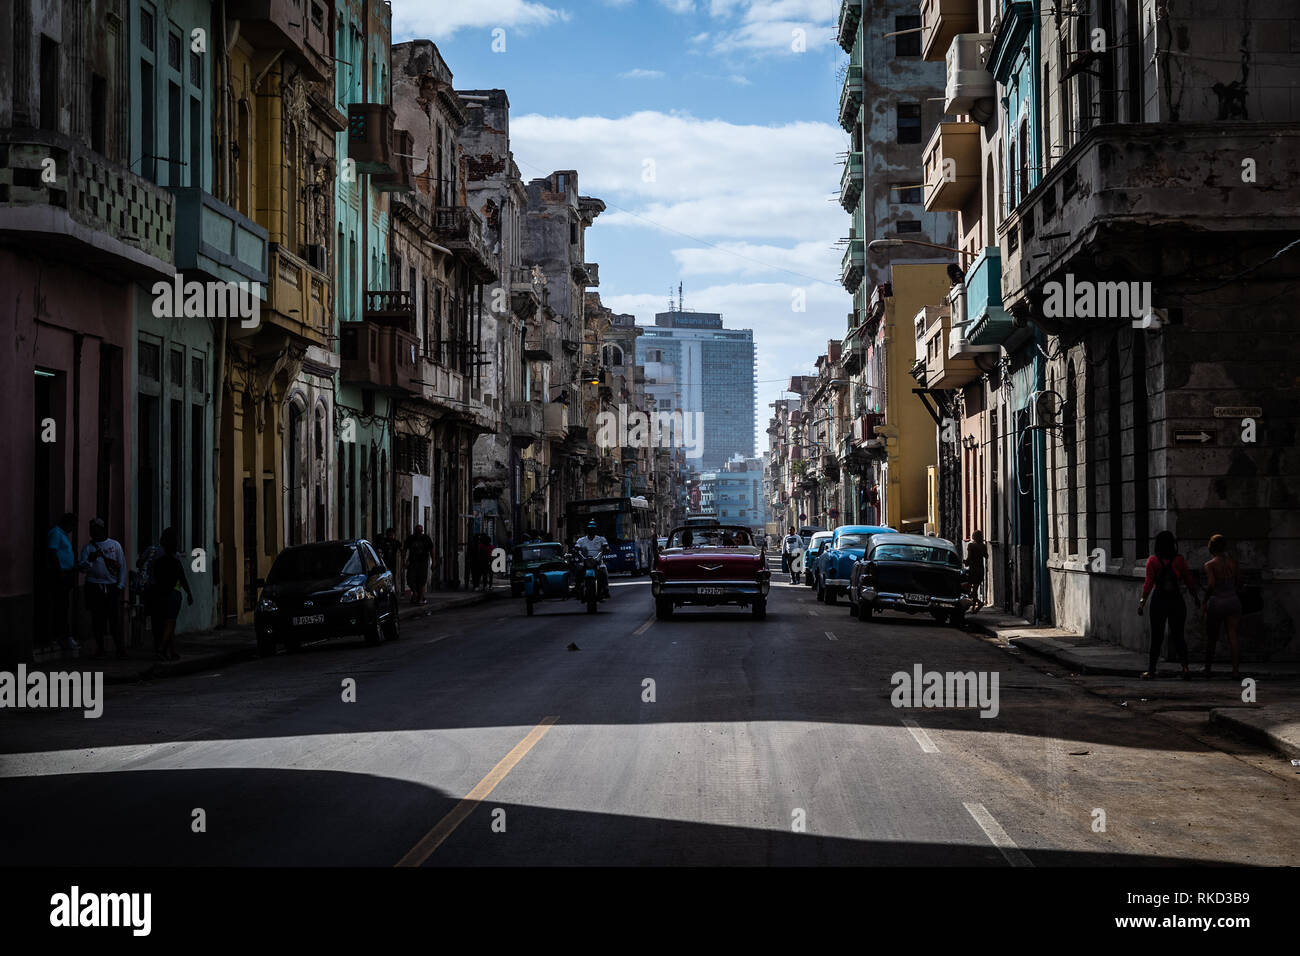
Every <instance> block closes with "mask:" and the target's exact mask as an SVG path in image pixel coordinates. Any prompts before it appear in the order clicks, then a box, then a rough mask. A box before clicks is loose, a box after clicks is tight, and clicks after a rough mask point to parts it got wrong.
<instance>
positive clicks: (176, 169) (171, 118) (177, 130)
mask: <svg viewBox="0 0 1300 956" xmlns="http://www.w3.org/2000/svg"><path fill="white" fill-rule="evenodd" d="M180 182H181V88H180V87H179V86H178V85H177V84H175V83H168V84H167V185H168V186H179V185H180Z"/></svg>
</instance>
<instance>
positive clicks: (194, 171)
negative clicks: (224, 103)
mask: <svg viewBox="0 0 1300 956" xmlns="http://www.w3.org/2000/svg"><path fill="white" fill-rule="evenodd" d="M188 180H189V184H190V185H191V186H196V187H197V186H202V185H203V109H202V106H201V104H200V103H199V99H198V97H196V96H191V97H190V166H189V176H188Z"/></svg>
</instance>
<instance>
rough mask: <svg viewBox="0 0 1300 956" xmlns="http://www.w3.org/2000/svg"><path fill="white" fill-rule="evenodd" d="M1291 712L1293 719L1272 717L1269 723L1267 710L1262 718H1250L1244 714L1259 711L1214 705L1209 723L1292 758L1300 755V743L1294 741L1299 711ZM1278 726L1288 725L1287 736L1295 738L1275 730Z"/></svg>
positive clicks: (1299, 732)
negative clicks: (1281, 719)
mask: <svg viewBox="0 0 1300 956" xmlns="http://www.w3.org/2000/svg"><path fill="white" fill-rule="evenodd" d="M1293 713H1294V719H1292V720H1290V721H1278V720H1277V719H1276V718H1274V719H1273V721H1272V722H1271V723H1268V722H1266V721H1267V720H1268V717H1267V712H1265V713H1264V714H1263V718H1262V719H1257V720H1251V719H1248V718H1247V717H1246V715H1259V714H1261V711H1259V710H1256V709H1246V708H1241V707H1216V708H1214V709H1213V710H1211V711H1210V723H1212V724H1217V725H1219V726H1220V727H1223V728H1225V729H1227V730H1230V731H1232V732H1233V733H1235V734H1237V735H1238V736H1240V737H1244V738H1245V739H1247V740H1249V741H1251V742H1252V743H1256V744H1262V745H1263V746H1265V747H1268V748H1269V749H1271V750H1275V751H1277V752H1278V753H1280V754H1282V755H1283V756H1284V757H1291V758H1293V759H1294V758H1297V757H1300V743H1297V742H1296V739H1300V711H1295V712H1293ZM1279 727H1283V728H1286V727H1290V728H1291V730H1290V735H1289V736H1290V737H1291V738H1295V739H1288V736H1286V735H1284V733H1282V732H1279V731H1278V730H1277V728H1279Z"/></svg>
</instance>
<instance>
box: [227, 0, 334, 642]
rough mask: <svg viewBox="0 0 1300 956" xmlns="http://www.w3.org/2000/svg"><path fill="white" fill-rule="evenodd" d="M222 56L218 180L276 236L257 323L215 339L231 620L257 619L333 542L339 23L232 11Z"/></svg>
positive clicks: (271, 8) (275, 12)
mask: <svg viewBox="0 0 1300 956" xmlns="http://www.w3.org/2000/svg"><path fill="white" fill-rule="evenodd" d="M230 16H231V18H232V23H231V24H230V28H231V29H230V34H229V36H231V37H233V38H234V40H233V43H229V44H228V45H225V44H226V41H227V38H226V37H222V38H221V42H222V43H223V45H225V48H224V49H223V50H222V53H223V57H222V61H221V62H222V63H223V64H228V67H226V66H223V72H226V71H228V75H225V76H223V77H222V79H223V86H224V88H225V89H228V91H229V92H228V94H227V95H224V96H221V97H220V99H219V103H218V123H217V129H218V143H219V146H218V151H217V155H218V157H219V162H218V169H217V174H218V175H217V178H218V181H219V182H220V184H221V188H222V190H223V192H224V193H225V194H226V195H228V196H229V197H230V204H231V205H232V206H234V207H235V208H236V209H238V210H239V212H241V213H243V214H244V215H245V216H248V217H249V218H250V219H252V220H253V221H255V222H256V223H257V224H258V225H260V226H262V227H263V228H264V229H266V230H267V233H268V237H269V246H268V254H267V263H266V274H267V277H268V279H267V284H266V287H265V289H263V290H262V297H261V300H260V303H259V305H260V308H259V310H258V313H259V314H258V315H257V316H256V317H255V319H245V320H242V321H239V320H232V321H228V322H225V323H223V324H222V327H221V328H220V329H219V330H218V336H219V338H220V339H221V344H220V346H219V348H218V355H219V358H220V360H221V361H222V382H223V389H222V394H221V395H220V398H219V403H220V404H219V413H220V427H219V432H218V434H219V449H218V451H219V453H218V455H217V460H218V461H219V462H220V470H219V473H218V476H217V479H218V520H217V534H218V542H217V544H218V553H219V556H220V563H219V573H220V581H221V597H220V600H221V606H222V615H223V617H224V619H225V620H226V621H227V622H230V623H235V622H238V623H247V622H250V621H251V620H252V615H253V610H254V604H255V599H256V593H257V592H256V584H255V582H256V580H257V579H258V578H260V577H264V576H265V575H266V573H267V572H268V571H269V569H270V566H271V562H272V561H273V560H274V559H275V556H276V555H277V554H278V553H279V551H280V550H281V549H282V548H283V547H284V546H285V545H286V544H292V543H298V542H301V541H303V540H319V539H323V538H328V537H330V536H331V534H332V532H333V529H332V528H331V527H330V517H329V516H330V514H331V512H332V511H333V508H332V507H331V504H332V500H333V497H332V496H333V493H334V489H333V487H332V484H331V479H330V473H331V469H330V468H329V467H327V464H326V463H327V462H329V461H332V460H333V445H334V442H335V439H336V431H337V429H336V423H335V421H334V404H333V376H334V372H335V370H336V369H337V367H338V358H337V355H336V354H335V353H334V351H333V307H332V302H333V295H332V290H331V277H330V275H329V268H330V263H331V262H332V261H333V254H334V250H333V248H332V243H331V242H330V232H331V229H332V226H333V223H334V214H333V196H334V189H333V181H334V176H335V175H337V168H336V165H335V156H334V153H335V148H334V134H335V132H338V131H341V130H343V129H346V128H347V118H346V116H344V115H343V114H342V112H341V111H340V110H339V109H338V107H337V105H335V104H334V97H333V96H331V95H330V91H331V89H332V84H333V70H334V67H333V54H334V51H333V41H332V35H333V34H332V31H331V30H330V28H329V20H328V18H323V19H320V20H318V19H317V18H315V17H313V16H304V15H302V14H301V12H300V11H295V10H294V8H293V7H292V6H291V5H290V4H286V3H280V2H272V3H265V4H258V3H240V2H234V3H232V4H231V6H230Z"/></svg>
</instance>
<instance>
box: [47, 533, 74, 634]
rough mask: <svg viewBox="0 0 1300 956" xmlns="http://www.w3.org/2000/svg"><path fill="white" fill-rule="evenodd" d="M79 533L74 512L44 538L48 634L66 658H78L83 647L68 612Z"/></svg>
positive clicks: (70, 604)
mask: <svg viewBox="0 0 1300 956" xmlns="http://www.w3.org/2000/svg"><path fill="white" fill-rule="evenodd" d="M76 530H77V516H76V515H74V514H73V513H72V512H71V511H69V512H68V513H67V514H65V515H64V516H63V517H62V518H60V519H59V523H58V524H56V525H55V526H54V527H53V528H51V529H50V530H49V533H48V534H46V536H45V574H46V580H47V581H48V591H49V595H48V600H49V606H48V607H47V608H46V610H47V612H48V614H49V629H50V630H49V634H50V641H51V643H53V642H55V641H57V642H58V643H59V645H60V646H62V648H63V656H64V657H67V658H73V657H76V656H77V651H78V648H79V647H80V646H81V645H79V644H78V643H77V641H76V639H75V638H74V637H73V636H72V630H71V628H70V627H69V626H68V611H69V610H70V609H71V607H72V589H73V587H74V586H75V585H76V583H77V581H76V575H77V556H76V553H75V552H74V551H73V550H72V532H74V531H76Z"/></svg>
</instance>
